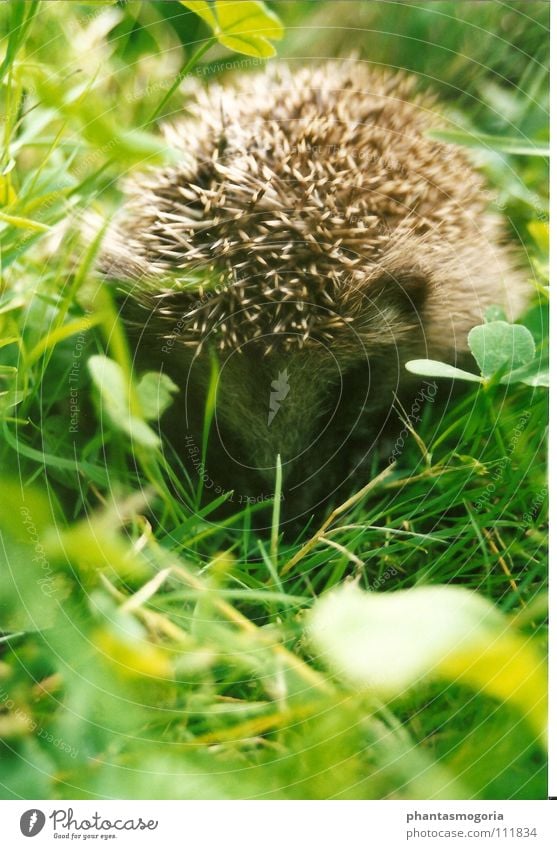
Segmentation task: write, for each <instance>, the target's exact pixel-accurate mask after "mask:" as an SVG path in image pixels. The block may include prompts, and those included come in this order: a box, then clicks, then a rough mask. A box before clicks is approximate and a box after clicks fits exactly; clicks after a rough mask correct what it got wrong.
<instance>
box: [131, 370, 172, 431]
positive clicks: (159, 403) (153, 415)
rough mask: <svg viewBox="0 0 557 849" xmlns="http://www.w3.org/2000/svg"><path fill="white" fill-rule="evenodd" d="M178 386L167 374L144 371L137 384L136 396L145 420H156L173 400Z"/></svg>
mask: <svg viewBox="0 0 557 849" xmlns="http://www.w3.org/2000/svg"><path fill="white" fill-rule="evenodd" d="M176 392H178V387H177V386H176V384H175V383H174V381H173V380H171V379H170V378H169V377H168V375H166V374H164V373H162V372H158V371H148V372H146V373H145V374H144V375H143V377H142V378H141V380H140V381H139V383H138V384H137V396H138V398H139V402H140V404H141V409H142V410H143V415H144V416H145V418H146V419H147V421H151V420H158V419H159V418H160V417H161V416H162V414H163V413H164V412H165V410H167V409H168V407H170V405H171V404H172V403H173V402H174V398H173V397H172V396H173V395H174V394H175V393H176Z"/></svg>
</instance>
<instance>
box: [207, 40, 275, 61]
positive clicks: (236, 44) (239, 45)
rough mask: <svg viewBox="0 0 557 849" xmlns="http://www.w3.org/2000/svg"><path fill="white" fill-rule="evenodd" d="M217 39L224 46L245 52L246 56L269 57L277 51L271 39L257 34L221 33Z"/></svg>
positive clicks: (238, 51)
mask: <svg viewBox="0 0 557 849" xmlns="http://www.w3.org/2000/svg"><path fill="white" fill-rule="evenodd" d="M217 40H218V42H219V44H222V46H223V47H228V49H229V50H234V51H236V53H243V54H244V56H255V57H257V58H260V59H269V58H270V57H271V56H275V55H276V52H277V51H276V50H275V48H274V47H273V45H272V44H271V42H270V41H267V39H266V38H260V37H259V36H257V35H219V36H218V39H217Z"/></svg>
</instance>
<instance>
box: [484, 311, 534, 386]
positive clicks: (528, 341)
mask: <svg viewBox="0 0 557 849" xmlns="http://www.w3.org/2000/svg"><path fill="white" fill-rule="evenodd" d="M468 344H469V346H470V350H471V351H472V354H473V355H474V359H475V360H476V362H477V364H478V366H479V368H480V371H481V373H482V374H483V375H484V377H491V376H492V375H494V374H495V373H496V372H498V371H500V370H501V369H502V368H504V367H505V366H507V367H508V368H509V370H513V369H517V368H520V366H524V365H526V364H527V363H530V362H531V361H532V360H533V359H534V356H535V353H536V345H535V342H534V337H533V336H532V334H531V333H530V331H529V330H528V328H526V327H523V326H522V325H521V324H509V323H508V322H506V321H491V322H489V323H488V324H480V325H478V326H477V327H473V328H472V330H471V331H470V333H469V334H468Z"/></svg>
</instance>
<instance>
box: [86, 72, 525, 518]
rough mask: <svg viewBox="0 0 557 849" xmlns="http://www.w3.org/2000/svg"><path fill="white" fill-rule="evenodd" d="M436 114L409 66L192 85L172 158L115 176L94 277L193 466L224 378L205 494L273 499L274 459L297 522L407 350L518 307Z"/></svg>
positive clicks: (384, 400)
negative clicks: (159, 379) (109, 293)
mask: <svg viewBox="0 0 557 849" xmlns="http://www.w3.org/2000/svg"><path fill="white" fill-rule="evenodd" d="M441 121H442V118H441V117H440V111H439V109H438V107H437V105H436V103H435V100H434V98H433V97H432V96H431V95H430V94H423V93H422V94H419V93H417V91H416V84H415V81H414V80H413V79H412V78H411V77H409V76H406V75H403V74H401V73H395V74H392V73H387V72H384V71H381V72H380V71H377V70H372V69H370V68H368V66H367V64H366V63H363V62H359V61H354V60H342V61H341V60H339V61H329V62H327V63H325V64H324V65H320V66H318V67H301V68H296V69H292V68H290V67H288V66H287V65H286V64H281V63H275V64H273V65H272V66H268V67H267V69H266V70H265V71H263V72H258V73H252V74H244V75H241V76H238V77H237V78H236V79H235V80H233V82H232V83H228V84H226V85H223V84H222V83H218V82H212V83H210V84H209V85H208V87H201V86H200V87H199V88H198V89H197V90H195V92H193V93H192V96H191V98H190V99H189V100H188V102H187V107H186V110H185V113H184V115H183V116H181V117H179V118H178V119H176V120H174V121H173V122H172V123H170V124H168V125H167V126H165V127H164V133H165V135H166V138H167V140H168V143H169V144H170V145H171V146H172V148H173V149H174V150H176V151H178V152H179V157H178V159H177V161H175V162H174V163H173V164H172V165H171V166H169V167H166V168H159V169H153V170H151V171H150V172H148V173H147V174H143V175H141V176H140V177H139V178H135V179H134V180H133V182H132V183H131V184H130V185H129V186H128V187H127V195H126V199H125V204H124V209H123V211H122V213H121V214H119V216H118V218H117V219H116V221H115V223H114V225H113V226H112V227H111V229H110V231H109V234H108V237H107V239H106V243H105V248H104V251H103V254H102V258H101V263H100V267H101V270H102V272H103V274H104V275H105V276H106V277H107V278H110V280H111V281H116V284H117V286H118V290H119V292H120V293H121V297H122V312H123V315H124V317H125V318H126V320H127V322H128V325H129V328H130V334H131V336H132V338H133V340H134V345H135V347H136V354H137V357H138V362H139V363H140V364H146V365H148V366H150V367H153V366H155V367H157V368H159V367H160V368H161V369H162V370H163V371H165V372H167V373H168V374H169V375H170V376H171V377H172V378H173V379H174V380H175V382H176V383H177V384H178V386H179V387H180V389H181V392H180V397H179V400H177V401H176V402H175V405H174V407H173V408H172V410H171V411H170V413H169V414H167V418H168V423H167V431H168V433H169V434H170V438H171V439H172V440H173V442H174V444H175V445H176V446H177V449H178V453H179V454H180V455H181V456H182V457H183V458H184V459H185V460H186V461H187V462H189V465H190V466H191V462H190V461H195V457H196V456H197V467H198V466H199V457H200V452H201V444H202V432H203V419H204V415H205V408H206V401H207V396H208V393H209V391H210V384H211V375H214V374H217V401H216V407H215V411H214V419H213V421H212V425H211V440H210V444H209V449H208V452H207V463H206V467H204V469H203V472H204V474H205V478H206V479H207V481H208V482H209V483H208V488H209V489H213V488H215V489H216V491H217V492H218V491H224V489H225V488H230V489H233V490H234V491H235V493H236V495H237V497H238V499H239V500H241V498H242V497H244V498H245V499H246V500H252V499H257V500H263V499H266V498H267V497H270V495H271V494H272V492H273V488H274V481H275V475H276V469H277V462H278V460H277V458H280V463H281V468H282V480H283V486H284V496H283V498H284V500H285V501H286V502H288V504H289V505H290V507H291V512H292V513H293V514H298V513H300V512H303V511H304V510H307V509H312V510H315V509H317V507H318V505H320V504H323V503H325V502H326V501H327V500H328V499H330V498H331V497H332V496H333V494H334V493H336V491H337V489H338V488H339V487H340V488H342V486H345V485H348V486H351V485H354V483H355V481H356V479H357V477H358V474H359V472H358V470H360V471H362V470H363V471H362V474H363V475H364V477H365V475H368V474H369V469H370V466H371V465H372V460H373V457H374V456H375V455H376V454H377V452H380V453H381V451H382V454H381V456H383V454H384V453H385V451H384V449H381V445H382V444H383V440H384V439H385V434H386V423H387V422H388V421H389V420H390V417H392V410H393V405H394V404H395V403H396V401H397V399H401V398H404V397H407V396H409V393H411V392H412V391H413V390H412V387H414V388H415V386H416V383H415V381H416V378H415V377H412V376H411V375H410V374H409V373H408V372H407V371H406V370H405V367H404V366H405V363H406V362H407V361H408V360H410V359H414V358H424V357H427V358H431V359H439V360H443V361H445V362H449V363H453V364H457V363H459V364H460V363H462V358H463V357H465V356H466V354H465V352H466V351H467V334H468V332H469V330H470V328H471V327H473V326H474V325H476V324H479V323H481V322H482V320H483V317H484V314H485V310H486V308H487V307H489V306H491V305H499V306H501V307H502V308H503V309H504V310H505V312H506V314H507V316H508V317H509V318H510V319H512V318H514V317H515V316H516V315H517V314H518V313H519V312H520V310H521V309H522V308H523V306H524V303H525V297H526V295H525V289H524V284H523V280H522V276H521V274H520V269H519V263H518V262H517V258H516V256H515V255H514V253H513V250H512V248H510V247H509V246H508V245H507V244H505V240H504V228H503V223H502V220H501V217H500V216H498V215H497V214H495V213H494V212H493V211H492V203H491V201H492V197H491V195H490V193H489V191H488V190H487V188H486V186H485V184H484V182H483V180H482V178H481V176H480V175H479V174H478V173H477V172H476V171H475V170H474V168H473V167H472V165H471V163H470V162H469V160H468V158H467V157H466V155H465V154H464V153H463V152H462V150H461V149H459V148H457V147H456V146H454V145H450V144H446V143H443V142H441V141H439V140H436V139H435V138H434V137H433V136H432V134H431V133H430V131H431V130H432V129H434V128H438V127H439V126H440V125H441ZM163 425H164V422H163ZM399 430H400V426H399ZM198 471H199V468H198ZM209 495H211V493H209ZM212 497H214V493H213V495H212Z"/></svg>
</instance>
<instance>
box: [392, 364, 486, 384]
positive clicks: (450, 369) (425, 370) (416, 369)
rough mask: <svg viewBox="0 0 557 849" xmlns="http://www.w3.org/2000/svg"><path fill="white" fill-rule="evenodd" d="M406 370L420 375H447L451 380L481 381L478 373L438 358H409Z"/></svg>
mask: <svg viewBox="0 0 557 849" xmlns="http://www.w3.org/2000/svg"><path fill="white" fill-rule="evenodd" d="M406 370H407V371H410V372H412V374H419V375H421V376H422V377H448V378H451V379H453V380H470V381H472V382H473V383H481V382H482V379H481V377H480V376H479V375H478V374H472V372H471V371H464V369H461V368H456V367H455V366H451V365H449V364H448V363H441V362H439V361H438V360H409V362H407V363H406Z"/></svg>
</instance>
